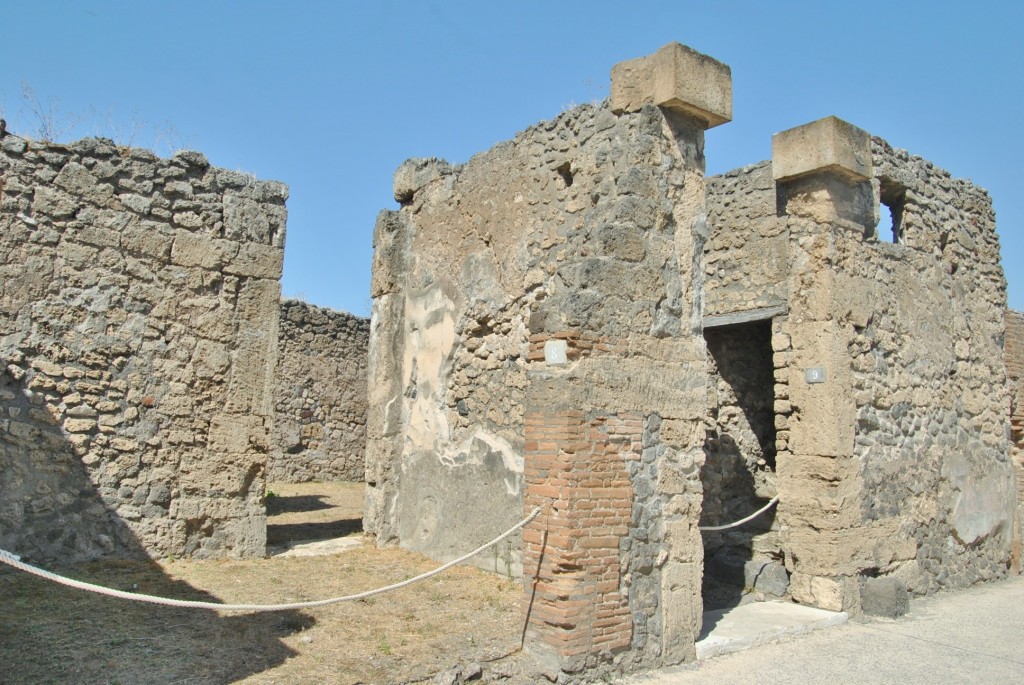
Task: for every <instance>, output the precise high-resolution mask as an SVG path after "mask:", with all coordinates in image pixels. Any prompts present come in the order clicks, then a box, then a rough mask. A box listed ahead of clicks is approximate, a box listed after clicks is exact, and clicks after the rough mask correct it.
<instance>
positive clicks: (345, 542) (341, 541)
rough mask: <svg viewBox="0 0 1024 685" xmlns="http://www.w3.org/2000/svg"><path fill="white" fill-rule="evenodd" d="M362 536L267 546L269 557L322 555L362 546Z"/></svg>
mask: <svg viewBox="0 0 1024 685" xmlns="http://www.w3.org/2000/svg"><path fill="white" fill-rule="evenodd" d="M362 545H363V540H362V538H361V537H351V536H349V537H344V538H333V539H331V540H313V541H310V542H289V543H288V544H285V545H276V546H274V547H268V548H267V556H268V557H320V556H324V555H326V554H337V553H339V552H347V551H348V550H350V549H355V548H356V547H361V546H362Z"/></svg>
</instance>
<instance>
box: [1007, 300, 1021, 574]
mask: <svg viewBox="0 0 1024 685" xmlns="http://www.w3.org/2000/svg"><path fill="white" fill-rule="evenodd" d="M1005 355H1006V375H1007V380H1008V381H1009V383H1008V385H1009V390H1010V454H1011V456H1012V459H1013V465H1014V467H1015V468H1016V470H1017V530H1016V534H1015V535H1014V545H1013V554H1014V564H1015V566H1016V570H1017V571H1018V572H1020V571H1021V567H1022V565H1024V564H1022V563H1021V562H1022V538H1024V314H1022V313H1021V312H1015V311H1013V310H1012V309H1007V310H1006V344H1005Z"/></svg>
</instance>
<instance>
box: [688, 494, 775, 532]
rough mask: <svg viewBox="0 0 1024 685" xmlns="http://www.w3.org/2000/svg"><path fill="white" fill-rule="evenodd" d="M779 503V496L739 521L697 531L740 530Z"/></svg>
mask: <svg viewBox="0 0 1024 685" xmlns="http://www.w3.org/2000/svg"><path fill="white" fill-rule="evenodd" d="M778 502H779V496H778V495H775V497H772V499H771V501H770V502H768V504H766V505H764V506H763V507H761V508H760V509H758V510H757V511H755V512H754V513H753V514H751V515H750V516H747V517H745V518H741V519H740V520H739V521H733V522H732V523H727V524H725V525H724V526H699V527H698V528H697V530H728V529H730V528H738V527H739V526H742V525H743V524H744V523H747V522H748V521H753V520H754V519H756V518H757V517H758V516H760V515H761V514H763V513H764V512H766V511H768V510H769V509H771V508H772V506H773V505H775V504H778Z"/></svg>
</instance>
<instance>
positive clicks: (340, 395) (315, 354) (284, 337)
mask: <svg viewBox="0 0 1024 685" xmlns="http://www.w3.org/2000/svg"><path fill="white" fill-rule="evenodd" d="M369 336H370V320H369V319H365V318H362V317H358V316H354V315H352V314H348V313H345V312H336V311H333V310H331V309H325V308H322V307H316V306H314V305H311V304H307V303H305V302H300V301H298V300H282V302H281V321H280V329H279V334H278V361H277V388H276V391H275V405H276V406H275V410H276V413H275V416H274V435H273V439H272V445H273V447H272V449H271V453H270V462H269V464H268V467H267V478H268V480H272V481H283V482H288V483H303V482H309V481H330V480H363V472H364V469H363V463H364V460H365V458H366V411H367V407H366V355H367V349H368V346H369Z"/></svg>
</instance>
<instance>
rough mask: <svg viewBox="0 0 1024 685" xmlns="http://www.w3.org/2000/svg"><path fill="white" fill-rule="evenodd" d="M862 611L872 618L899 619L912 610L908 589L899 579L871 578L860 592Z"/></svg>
mask: <svg viewBox="0 0 1024 685" xmlns="http://www.w3.org/2000/svg"><path fill="white" fill-rule="evenodd" d="M860 601H861V609H862V610H863V611H864V613H865V614H871V615H872V616H887V617H889V618H898V617H900V616H902V615H903V614H905V613H907V611H908V610H909V609H910V595H909V594H908V593H907V587H906V585H904V584H903V582H902V581H900V580H899V579H897V578H889V577H886V578H869V579H867V580H866V581H865V582H864V586H863V588H861V592H860Z"/></svg>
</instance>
